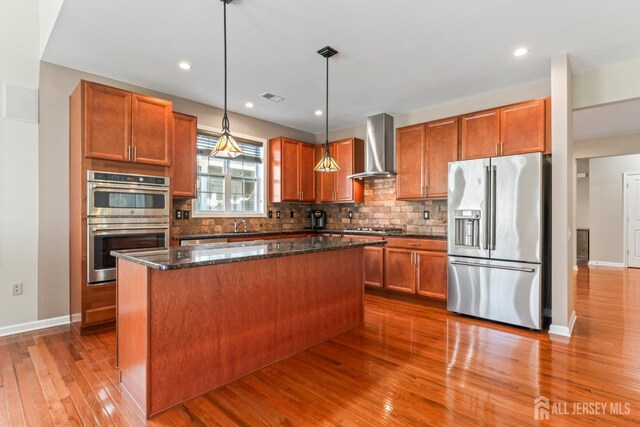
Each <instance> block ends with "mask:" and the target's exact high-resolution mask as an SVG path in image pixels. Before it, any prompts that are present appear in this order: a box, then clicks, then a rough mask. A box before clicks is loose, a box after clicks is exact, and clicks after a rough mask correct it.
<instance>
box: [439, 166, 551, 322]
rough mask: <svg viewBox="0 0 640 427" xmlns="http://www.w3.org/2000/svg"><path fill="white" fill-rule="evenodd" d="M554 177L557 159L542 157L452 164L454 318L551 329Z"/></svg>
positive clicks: (450, 251)
mask: <svg viewBox="0 0 640 427" xmlns="http://www.w3.org/2000/svg"><path fill="white" fill-rule="evenodd" d="M549 172H550V157H548V156H543V155H542V154H541V153H533V154H524V155H514V156H503V157H495V158H486V159H478V160H466V161H461V162H452V163H449V184H448V185H449V195H448V196H449V197H448V236H449V237H448V255H449V256H448V272H447V273H448V276H447V283H448V286H447V287H448V295H447V307H448V309H449V310H450V311H454V312H457V313H461V314H467V315H471V316H476V317H481V318H485V319H490V320H495V321H499V322H504V323H510V324H514V325H519V326H524V327H528V328H532V329H542V328H543V327H544V324H545V322H544V318H543V314H549V313H548V312H546V311H545V313H543V307H548V306H550V304H549V298H550V293H549V292H547V288H548V285H549V273H550V265H549V262H550V248H549V246H548V243H549V241H550V239H549V238H548V237H549V236H548V234H549V233H548V232H546V231H548V229H549V228H550V224H548V225H549V226H547V221H546V219H547V218H548V217H549V212H550V206H549V201H550V200H551V198H550V185H549V181H550V179H549V178H550V173H549Z"/></svg>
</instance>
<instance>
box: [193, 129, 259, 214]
mask: <svg viewBox="0 0 640 427" xmlns="http://www.w3.org/2000/svg"><path fill="white" fill-rule="evenodd" d="M236 141H237V142H238V145H239V146H240V148H241V149H242V154H241V155H240V156H238V157H236V158H235V159H223V158H218V157H210V156H209V153H210V152H211V149H212V148H213V147H214V145H215V144H216V143H217V142H218V136H217V135H215V134H213V133H208V132H203V131H198V158H197V162H198V164H197V171H198V198H197V199H196V200H195V201H194V202H195V215H196V216H260V215H263V214H264V165H263V160H264V149H263V145H262V143H260V142H253V141H245V140H240V139H237V138H236Z"/></svg>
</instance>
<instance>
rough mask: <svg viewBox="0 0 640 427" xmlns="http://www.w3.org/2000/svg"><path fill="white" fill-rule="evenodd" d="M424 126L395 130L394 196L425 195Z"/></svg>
mask: <svg viewBox="0 0 640 427" xmlns="http://www.w3.org/2000/svg"><path fill="white" fill-rule="evenodd" d="M425 151H426V127H425V125H424V124H419V125H414V126H408V127H404V128H399V129H398V130H397V131H396V170H397V176H396V198H397V199H422V198H424V197H425V189H424V186H425Z"/></svg>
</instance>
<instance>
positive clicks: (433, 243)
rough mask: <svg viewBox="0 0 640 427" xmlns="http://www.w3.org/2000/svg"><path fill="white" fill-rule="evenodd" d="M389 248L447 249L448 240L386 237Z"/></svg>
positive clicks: (444, 250) (443, 250)
mask: <svg viewBox="0 0 640 427" xmlns="http://www.w3.org/2000/svg"><path fill="white" fill-rule="evenodd" d="M385 240H386V241H387V242H388V243H387V247H388V248H407V249H415V250H425V251H442V252H446V250H447V241H446V240H439V239H404V238H400V237H387V238H386V239H385Z"/></svg>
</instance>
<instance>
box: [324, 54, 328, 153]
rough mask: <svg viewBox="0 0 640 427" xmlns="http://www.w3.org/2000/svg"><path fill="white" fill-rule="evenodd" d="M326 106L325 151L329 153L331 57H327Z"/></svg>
mask: <svg viewBox="0 0 640 427" xmlns="http://www.w3.org/2000/svg"><path fill="white" fill-rule="evenodd" d="M326 96H327V98H326V105H325V113H326V114H325V136H326V137H325V142H324V149H325V151H326V152H327V153H328V152H329V57H327V94H326Z"/></svg>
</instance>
